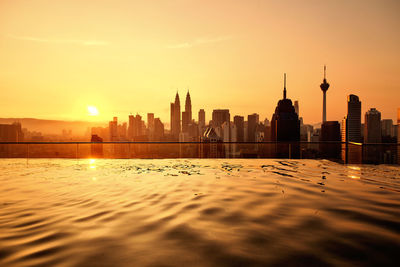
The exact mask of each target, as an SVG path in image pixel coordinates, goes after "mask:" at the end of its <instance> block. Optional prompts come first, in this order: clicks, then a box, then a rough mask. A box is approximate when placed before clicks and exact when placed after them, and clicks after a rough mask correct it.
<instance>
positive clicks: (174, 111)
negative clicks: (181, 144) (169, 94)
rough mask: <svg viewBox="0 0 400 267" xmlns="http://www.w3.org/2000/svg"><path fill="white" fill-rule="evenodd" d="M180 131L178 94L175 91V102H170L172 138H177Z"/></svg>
mask: <svg viewBox="0 0 400 267" xmlns="http://www.w3.org/2000/svg"><path fill="white" fill-rule="evenodd" d="M180 132H181V103H180V101H179V94H178V92H176V96H175V102H174V103H171V135H172V138H173V139H174V140H178V139H179V133H180Z"/></svg>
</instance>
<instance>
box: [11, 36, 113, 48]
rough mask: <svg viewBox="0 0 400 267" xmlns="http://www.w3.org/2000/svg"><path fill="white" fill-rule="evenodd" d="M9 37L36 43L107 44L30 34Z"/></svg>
mask: <svg viewBox="0 0 400 267" xmlns="http://www.w3.org/2000/svg"><path fill="white" fill-rule="evenodd" d="M9 37H10V38H12V39H16V40H23V41H32V42H38V43H53V44H75V45H84V46H105V45H109V43H108V42H105V41H99V40H75V39H45V38H36V37H31V36H15V35H9Z"/></svg>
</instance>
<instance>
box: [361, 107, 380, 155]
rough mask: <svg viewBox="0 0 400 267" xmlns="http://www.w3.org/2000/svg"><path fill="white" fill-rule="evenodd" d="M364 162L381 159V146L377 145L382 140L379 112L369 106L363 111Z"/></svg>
mask: <svg viewBox="0 0 400 267" xmlns="http://www.w3.org/2000/svg"><path fill="white" fill-rule="evenodd" d="M364 127H365V129H364V144H365V145H364V149H363V162H364V163H379V162H381V160H382V152H383V150H384V149H383V147H382V146H381V145H377V143H381V142H382V132H381V113H380V112H379V111H378V110H376V109H375V108H371V109H370V110H369V111H367V112H366V113H365V124H364Z"/></svg>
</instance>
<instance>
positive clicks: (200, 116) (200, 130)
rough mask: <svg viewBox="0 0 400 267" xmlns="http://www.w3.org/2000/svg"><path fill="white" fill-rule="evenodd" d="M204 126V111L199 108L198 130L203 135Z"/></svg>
mask: <svg viewBox="0 0 400 267" xmlns="http://www.w3.org/2000/svg"><path fill="white" fill-rule="evenodd" d="M205 127H206V112H205V111H204V109H200V110H199V132H200V136H201V135H203V133H204V130H205Z"/></svg>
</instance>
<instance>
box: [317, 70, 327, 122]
mask: <svg viewBox="0 0 400 267" xmlns="http://www.w3.org/2000/svg"><path fill="white" fill-rule="evenodd" d="M319 87H321V90H322V93H323V99H322V101H323V102H322V122H325V121H326V91H328V89H329V83H327V82H326V65H324V81H323V83H321V85H320V86H319Z"/></svg>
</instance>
